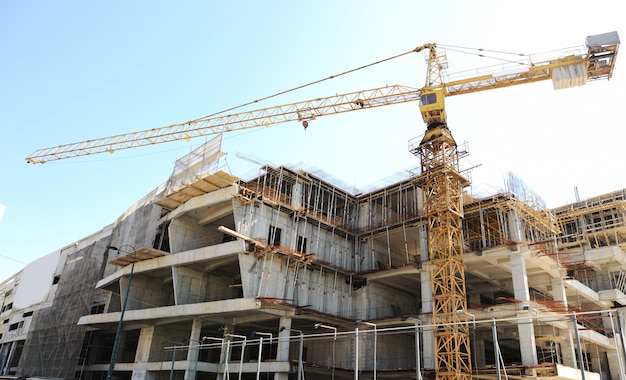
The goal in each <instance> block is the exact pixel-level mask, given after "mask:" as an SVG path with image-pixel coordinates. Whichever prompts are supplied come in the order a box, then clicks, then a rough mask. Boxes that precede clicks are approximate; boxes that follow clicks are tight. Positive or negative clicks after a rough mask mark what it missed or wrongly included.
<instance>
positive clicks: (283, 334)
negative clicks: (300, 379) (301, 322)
mask: <svg viewBox="0 0 626 380" xmlns="http://www.w3.org/2000/svg"><path fill="white" fill-rule="evenodd" d="M279 326H280V327H279V328H278V330H279V332H278V349H277V350H276V351H277V352H276V361H277V362H288V361H289V344H290V342H289V336H290V335H291V330H290V329H291V317H281V318H280V325H279ZM281 327H285V329H283V331H280V330H281ZM288 378H289V373H288V372H276V373H275V374H274V380H287V379H288Z"/></svg>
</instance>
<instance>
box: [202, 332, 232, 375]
mask: <svg viewBox="0 0 626 380" xmlns="http://www.w3.org/2000/svg"><path fill="white" fill-rule="evenodd" d="M205 340H214V341H218V342H220V357H224V358H226V359H225V360H224V362H225V363H226V364H225V365H224V368H223V370H224V375H223V378H224V379H225V378H226V372H227V371H228V351H227V352H226V356H224V355H222V354H223V352H221V350H223V349H224V338H216V337H212V336H203V337H202V340H201V343H200V345H201V346H202V345H203V344H204V341H205ZM229 343H230V342H229ZM219 364H222V361H221V359H220V363H219Z"/></svg>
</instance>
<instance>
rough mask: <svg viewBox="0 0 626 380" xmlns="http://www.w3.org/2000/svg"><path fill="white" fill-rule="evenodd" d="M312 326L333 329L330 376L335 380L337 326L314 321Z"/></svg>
mask: <svg viewBox="0 0 626 380" xmlns="http://www.w3.org/2000/svg"><path fill="white" fill-rule="evenodd" d="M350 279H352V276H350ZM313 327H314V328H315V329H318V328H320V327H323V328H325V329H329V330H333V331H334V332H335V337H334V339H333V368H332V377H331V379H332V380H335V346H336V344H337V328H336V327H333V326H328V325H325V324H322V323H316V324H315V325H314V326H313Z"/></svg>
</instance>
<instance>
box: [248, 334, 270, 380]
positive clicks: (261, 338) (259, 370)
mask: <svg viewBox="0 0 626 380" xmlns="http://www.w3.org/2000/svg"><path fill="white" fill-rule="evenodd" d="M254 335H259V358H258V359H257V363H256V380H259V378H260V376H261V359H262V356H261V353H262V352H263V336H264V335H265V336H269V337H270V355H271V353H272V352H271V347H272V333H266V332H260V331H253V332H252V336H254Z"/></svg>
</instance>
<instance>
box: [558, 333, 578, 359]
mask: <svg viewBox="0 0 626 380" xmlns="http://www.w3.org/2000/svg"><path fill="white" fill-rule="evenodd" d="M572 328H573V327H572ZM559 334H560V336H562V337H563V338H564V339H562V340H561V341H560V342H559V343H560V345H561V357H562V358H563V363H561V364H563V365H564V366H568V367H572V368H576V360H577V359H576V351H575V348H576V343H575V340H574V334H573V333H572V330H570V329H568V330H559Z"/></svg>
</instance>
